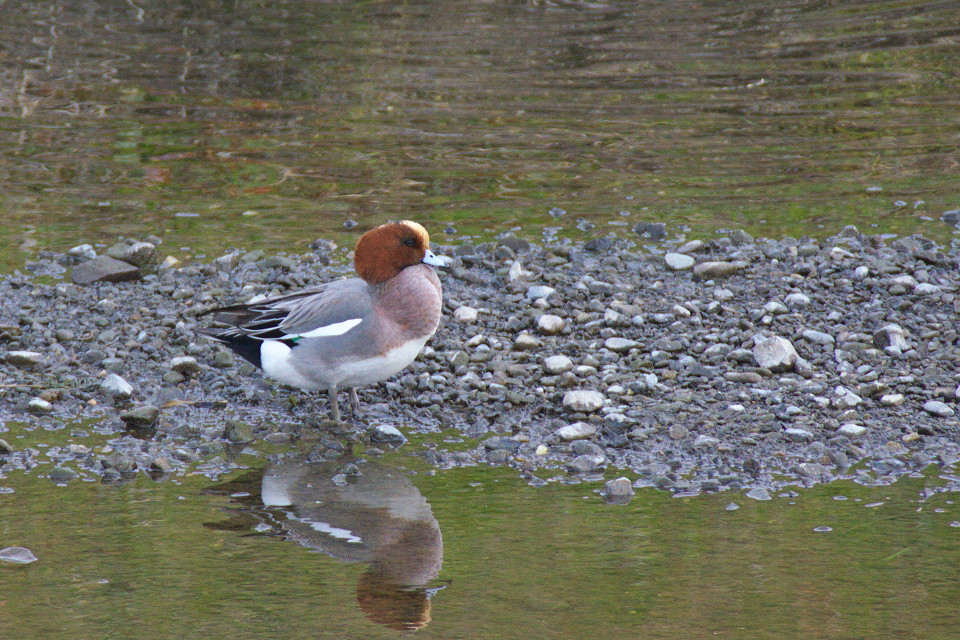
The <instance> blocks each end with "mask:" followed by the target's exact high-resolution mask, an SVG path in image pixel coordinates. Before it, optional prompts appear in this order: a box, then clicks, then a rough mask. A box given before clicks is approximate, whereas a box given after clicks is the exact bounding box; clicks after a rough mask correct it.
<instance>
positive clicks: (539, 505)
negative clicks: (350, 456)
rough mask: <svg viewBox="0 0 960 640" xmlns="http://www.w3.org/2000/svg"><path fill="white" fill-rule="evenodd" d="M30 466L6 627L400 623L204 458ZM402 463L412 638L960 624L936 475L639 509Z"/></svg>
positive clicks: (6, 532)
mask: <svg viewBox="0 0 960 640" xmlns="http://www.w3.org/2000/svg"><path fill="white" fill-rule="evenodd" d="M393 461H394V462H401V461H404V456H400V455H395V456H393ZM406 461H408V462H413V459H410V458H407V459H406ZM40 473H41V469H37V470H35V471H34V472H32V473H29V474H26V475H24V474H22V473H20V472H16V473H11V474H8V477H7V478H6V479H3V480H2V481H0V486H5V487H10V488H13V489H14V490H15V492H14V493H10V494H0V523H2V524H0V543H2V544H3V545H13V544H17V545H23V546H27V547H29V548H30V549H31V550H32V551H33V552H34V553H35V554H36V555H37V557H38V558H39V560H38V561H37V562H34V563H32V564H29V565H22V566H18V565H12V564H8V563H0V588H2V597H0V633H2V634H3V637H6V638H66V637H69V638H129V637H135V636H140V635H143V634H144V633H145V634H146V635H147V636H149V637H180V638H205V637H233V638H289V637H317V638H343V637H365V638H392V637H397V636H398V635H400V632H398V631H395V630H392V629H391V628H389V627H388V626H385V625H383V624H377V623H376V622H374V621H373V620H371V618H370V617H368V615H367V614H366V613H365V610H370V609H371V607H370V606H369V605H368V606H367V609H364V608H363V607H362V606H361V604H359V603H358V597H357V594H358V583H361V582H362V581H363V580H364V576H365V574H368V573H369V572H370V568H369V566H368V565H367V564H366V563H364V562H353V563H350V562H338V561H336V560H334V559H333V558H331V557H329V556H328V555H324V554H321V553H317V552H314V551H311V550H309V549H308V548H307V547H305V546H302V545H301V544H297V543H296V542H295V541H293V540H289V539H286V540H285V539H281V538H277V537H270V536H265V535H249V534H253V533H254V526H256V524H257V523H258V522H259V520H257V519H255V518H253V517H251V516H250V513H251V511H250V508H249V507H248V508H247V509H245V510H244V509H241V508H239V505H238V501H237V500H230V499H229V498H228V497H227V496H226V495H222V494H211V493H209V492H207V491H206V490H207V489H208V487H209V485H210V484H211V483H210V481H208V480H206V479H205V478H203V477H202V476H196V475H194V476H190V477H187V478H184V479H181V480H179V481H168V482H161V483H153V482H152V481H150V480H148V479H147V478H145V477H140V478H139V479H138V480H137V481H135V482H133V483H131V484H127V485H124V486H120V487H113V486H104V485H101V484H97V483H93V482H83V481H75V482H73V483H71V484H69V485H68V486H63V487H61V486H53V485H52V484H51V483H50V482H49V481H48V480H46V479H44V478H41V477H39V476H40ZM240 475H242V473H241V474H240ZM253 475H254V478H255V480H256V482H255V483H254V484H256V483H257V482H258V481H259V476H258V475H257V474H253ZM411 480H412V485H411V486H414V487H416V489H415V490H413V491H414V493H415V494H416V495H418V496H419V495H420V494H422V496H423V498H424V499H425V500H426V502H427V503H428V504H429V507H430V508H431V510H432V515H433V517H434V518H435V520H436V523H437V525H438V526H439V529H440V531H441V532H442V539H443V544H442V568H441V569H440V570H439V572H438V573H437V575H436V578H435V579H432V580H430V581H429V583H428V584H427V586H428V587H442V589H440V590H439V591H436V592H435V593H434V595H433V597H432V600H431V601H430V607H429V610H428V611H427V612H426V614H424V613H423V610H422V609H417V614H416V615H417V616H418V617H417V620H418V621H419V624H420V625H421V626H422V628H421V629H420V631H418V632H417V635H418V637H423V638H518V637H531V638H584V637H603V638H636V637H655V638H675V637H677V638H678V637H683V638H708V637H730V638H745V637H749V638H800V637H803V638H834V639H835V638H952V637H955V636H956V630H957V628H958V625H960V613H958V612H957V610H956V607H955V603H956V601H957V598H958V596H960V581H958V574H957V571H956V567H957V564H958V562H960V544H958V542H960V527H958V526H951V524H950V523H951V522H954V523H955V522H956V521H957V520H958V519H960V506H957V505H955V504H954V498H955V496H954V495H953V494H939V495H935V496H933V497H932V498H931V499H929V500H928V501H926V502H921V501H920V500H919V498H918V492H920V491H921V490H922V489H923V488H925V487H927V486H937V484H938V481H937V479H936V475H935V474H930V475H929V476H928V477H927V478H914V479H905V480H903V481H901V482H899V483H897V484H896V485H894V486H891V487H883V488H872V489H867V488H864V487H860V486H857V485H850V484H846V483H837V484H834V485H830V486H826V487H818V488H815V489H812V490H806V491H803V492H802V493H801V494H800V495H799V496H797V497H794V498H775V499H774V500H772V501H769V502H756V501H753V500H750V499H747V498H744V497H743V496H742V495H738V494H735V495H730V494H727V495H714V496H703V497H697V498H685V499H676V498H670V497H669V496H667V495H666V494H663V493H660V492H656V491H653V490H643V491H641V492H640V493H638V494H637V495H636V496H635V497H634V499H633V501H632V502H631V503H630V504H629V505H627V506H611V505H606V504H604V503H603V501H602V499H601V498H600V497H598V496H597V495H596V494H595V493H594V492H593V491H592V490H591V488H590V487H588V486H585V485H581V486H574V487H568V486H560V485H548V486H546V487H542V488H539V489H534V488H532V487H529V486H527V485H526V484H524V483H523V482H521V481H519V480H518V479H517V478H516V476H515V473H514V472H512V471H509V470H500V469H491V468H487V467H485V466H481V467H477V468H475V469H472V470H455V471H445V472H440V473H439V474H437V475H436V476H432V477H431V476H428V475H423V474H416V475H413V476H411ZM319 484H320V483H318V486H319ZM249 486H253V485H249ZM235 488H236V487H234V489H235ZM835 496H844V497H845V498H846V499H845V500H837V499H835ZM366 498H367V499H369V498H370V496H369V494H368V495H367V496H366ZM247 502H250V500H247ZM731 502H734V503H736V504H738V505H739V506H740V508H739V509H737V510H733V511H728V510H727V509H726V506H727V505H728V504H729V503H731ZM874 503H882V504H879V505H875V506H869V505H872V504H874ZM817 527H830V528H831V529H832V530H831V531H827V532H817V531H815V530H814V529H815V528H817ZM402 548H403V545H396V547H395V549H394V551H396V552H399V550H400V549H402ZM360 591H363V589H360ZM421 602H422V598H421ZM384 609H385V608H384V606H382V603H381V606H380V609H379V611H380V612H381V613H382V612H383V611H384ZM372 610H373V611H377V609H376V607H374V608H373V609H372ZM368 613H369V611H368Z"/></svg>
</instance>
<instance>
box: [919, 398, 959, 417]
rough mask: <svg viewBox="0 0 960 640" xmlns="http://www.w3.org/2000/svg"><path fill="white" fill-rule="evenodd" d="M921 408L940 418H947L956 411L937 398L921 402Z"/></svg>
mask: <svg viewBox="0 0 960 640" xmlns="http://www.w3.org/2000/svg"><path fill="white" fill-rule="evenodd" d="M923 410H924V411H926V412H927V413H929V414H930V415H932V416H937V417H940V418H948V417H950V416H952V415H953V414H954V413H956V411H954V410H953V408H951V407H950V405H948V404H946V403H944V402H940V401H939V400H928V401H927V402H925V403H924V404H923Z"/></svg>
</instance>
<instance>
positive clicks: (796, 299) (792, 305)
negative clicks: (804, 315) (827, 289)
mask: <svg viewBox="0 0 960 640" xmlns="http://www.w3.org/2000/svg"><path fill="white" fill-rule="evenodd" d="M783 304H784V305H786V307H787V308H788V309H793V310H798V309H806V308H807V307H809V306H810V296H808V295H807V294H805V293H791V294H789V295H788V296H787V297H786V298H784V299H783Z"/></svg>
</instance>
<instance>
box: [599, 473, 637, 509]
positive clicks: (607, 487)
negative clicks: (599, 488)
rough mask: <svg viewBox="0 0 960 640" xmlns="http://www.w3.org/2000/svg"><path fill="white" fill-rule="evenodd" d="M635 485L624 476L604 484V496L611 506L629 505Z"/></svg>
mask: <svg viewBox="0 0 960 640" xmlns="http://www.w3.org/2000/svg"><path fill="white" fill-rule="evenodd" d="M633 494H634V491H633V483H631V482H630V479H629V478H625V477H623V476H621V477H619V478H615V479H613V480H607V481H606V482H604V483H603V495H604V497H605V498H606V501H607V502H608V503H609V504H627V503H628V502H630V497H631V496H633Z"/></svg>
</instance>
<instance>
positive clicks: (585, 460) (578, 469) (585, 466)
mask: <svg viewBox="0 0 960 640" xmlns="http://www.w3.org/2000/svg"><path fill="white" fill-rule="evenodd" d="M606 462H607V460H606V458H604V457H603V456H601V455H596V454H589V453H585V454H583V455H579V456H577V457H576V458H574V459H573V460H571V461H570V463H569V464H568V465H567V469H568V470H569V471H570V472H571V473H588V472H590V471H596V470H597V469H602V468H603V466H604V464H606Z"/></svg>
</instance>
